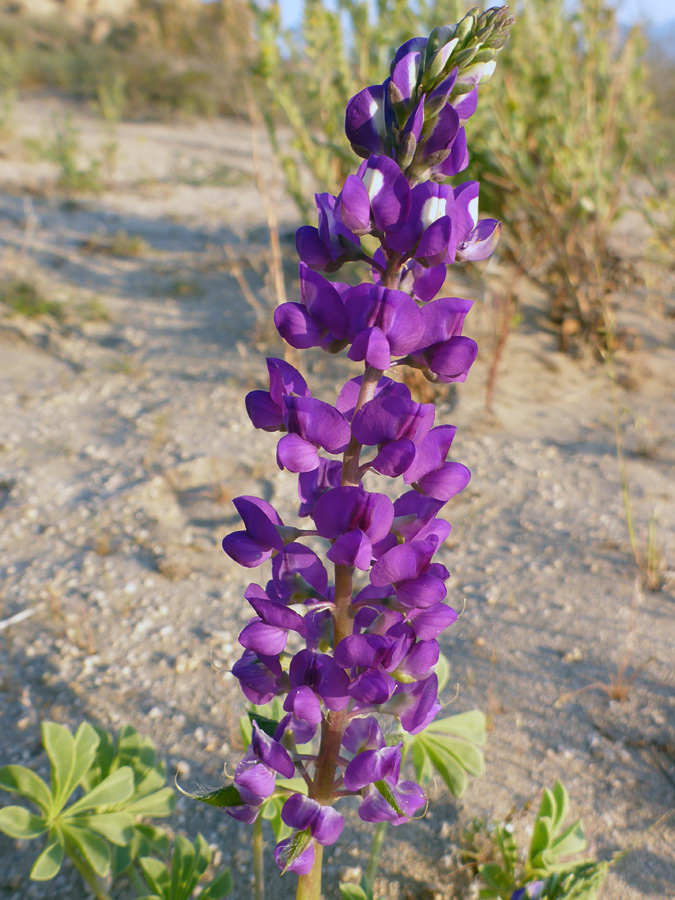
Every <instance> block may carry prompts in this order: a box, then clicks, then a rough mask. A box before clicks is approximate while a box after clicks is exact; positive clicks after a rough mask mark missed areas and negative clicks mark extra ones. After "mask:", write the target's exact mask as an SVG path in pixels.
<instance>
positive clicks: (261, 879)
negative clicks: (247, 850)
mask: <svg viewBox="0 0 675 900" xmlns="http://www.w3.org/2000/svg"><path fill="white" fill-rule="evenodd" d="M253 898H254V900H265V843H264V841H263V817H262V816H261V815H259V816H258V818H257V819H256V820H255V822H254V823H253Z"/></svg>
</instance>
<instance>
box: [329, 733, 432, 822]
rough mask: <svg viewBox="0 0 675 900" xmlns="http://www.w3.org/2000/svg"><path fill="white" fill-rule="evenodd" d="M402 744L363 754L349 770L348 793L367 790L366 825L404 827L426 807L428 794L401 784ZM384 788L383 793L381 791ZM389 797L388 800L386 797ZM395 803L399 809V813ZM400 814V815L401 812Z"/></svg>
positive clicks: (412, 785) (363, 814)
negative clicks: (377, 823)
mask: <svg viewBox="0 0 675 900" xmlns="http://www.w3.org/2000/svg"><path fill="white" fill-rule="evenodd" d="M402 746H403V745H402V744H397V745H396V746H394V747H383V748H382V749H379V750H366V751H364V752H363V753H359V754H358V756H355V757H354V759H353V760H352V761H351V762H350V763H349V765H348V766H347V768H346V769H345V774H344V782H345V787H346V789H347V790H348V791H361V790H363V789H365V790H364V794H363V796H364V800H363V802H362V803H361V806H360V807H359V817H360V818H361V819H363V820H364V821H366V822H387V821H389V822H392V824H395V825H400V824H402V823H403V822H405V821H407V820H408V818H409V817H410V816H413V815H414V814H415V813H416V812H417V810H418V809H420V808H421V807H422V806H424V804H425V802H426V798H425V796H424V792H423V791H422V789H421V788H420V787H419V785H417V784H415V783H414V782H412V781H402V782H399V773H400V770H401V748H402ZM378 782H379V783H380V784H381V785H382V790H380V788H379V787H378ZM385 793H386V794H388V798H389V799H387V798H386V797H385V795H384V794H385ZM392 803H394V804H396V806H398V810H397V809H396V807H395V806H393V805H392ZM399 810H400V811H399Z"/></svg>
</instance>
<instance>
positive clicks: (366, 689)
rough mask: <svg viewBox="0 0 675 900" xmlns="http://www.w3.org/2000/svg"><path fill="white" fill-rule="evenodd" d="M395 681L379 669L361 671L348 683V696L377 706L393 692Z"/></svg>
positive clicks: (368, 704)
mask: <svg viewBox="0 0 675 900" xmlns="http://www.w3.org/2000/svg"><path fill="white" fill-rule="evenodd" d="M395 688H396V682H395V681H394V679H393V678H392V677H391V675H389V674H387V672H383V671H382V670H381V669H371V670H370V671H368V672H362V673H361V674H360V675H357V676H356V678H354V679H353V680H352V682H351V683H350V685H349V696H350V697H352V698H353V699H354V700H358V701H359V703H365V704H366V705H367V706H379V705H380V704H381V703H386V702H387V700H388V699H389V698H390V697H391V695H392V694H393V693H394V690H395Z"/></svg>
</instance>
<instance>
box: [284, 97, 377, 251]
mask: <svg viewBox="0 0 675 900" xmlns="http://www.w3.org/2000/svg"><path fill="white" fill-rule="evenodd" d="M392 119H393V110H392V109H391V105H390V103H389V98H388V95H387V90H386V88H385V87H384V85H382V84H373V85H371V86H370V87H367V88H364V89H363V90H362V91H359V93H358V94H356V95H355V96H354V97H352V98H351V100H350V101H349V102H348V103H347V110H346V114H345V132H346V134H347V137H348V138H349V141H350V143H351V145H352V148H353V150H354V152H355V153H358V155H359V156H364V157H368V156H370V154H371V153H377V154H379V153H386V152H387V149H388V146H389V141H388V128H389V125H390V123H391V121H392ZM298 252H299V251H298ZM301 255H302V254H301Z"/></svg>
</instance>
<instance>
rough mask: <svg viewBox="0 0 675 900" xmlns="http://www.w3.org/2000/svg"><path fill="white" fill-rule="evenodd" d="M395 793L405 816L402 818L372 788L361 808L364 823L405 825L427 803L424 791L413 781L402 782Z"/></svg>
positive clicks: (360, 812) (395, 789)
mask: <svg viewBox="0 0 675 900" xmlns="http://www.w3.org/2000/svg"><path fill="white" fill-rule="evenodd" d="M393 793H394V797H395V799H396V803H397V804H398V807H399V809H401V810H402V811H403V813H404V815H402V816H400V815H399V814H398V813H397V812H396V810H395V809H394V808H393V807H392V806H391V805H390V804H389V803H388V802H387V801H386V800H385V799H384V797H383V796H382V794H381V793H380V792H379V791H378V790H377V788H371V789H369V790H368V791H367V793H366V797H365V799H364V801H363V803H362V804H361V806H360V807H359V818H360V819H362V820H363V821H364V822H390V823H391V824H392V825H403V824H404V823H405V822H407V821H408V820H409V819H410V818H411V817H412V816H414V815H415V813H416V812H417V811H418V810H419V809H422V808H423V807H424V805H425V803H426V797H425V795H424V791H423V790H422V788H421V787H420V786H419V785H418V784H415V782H413V781H401V782H400V783H399V784H398V785H397V786H396V787H395V788H393Z"/></svg>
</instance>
